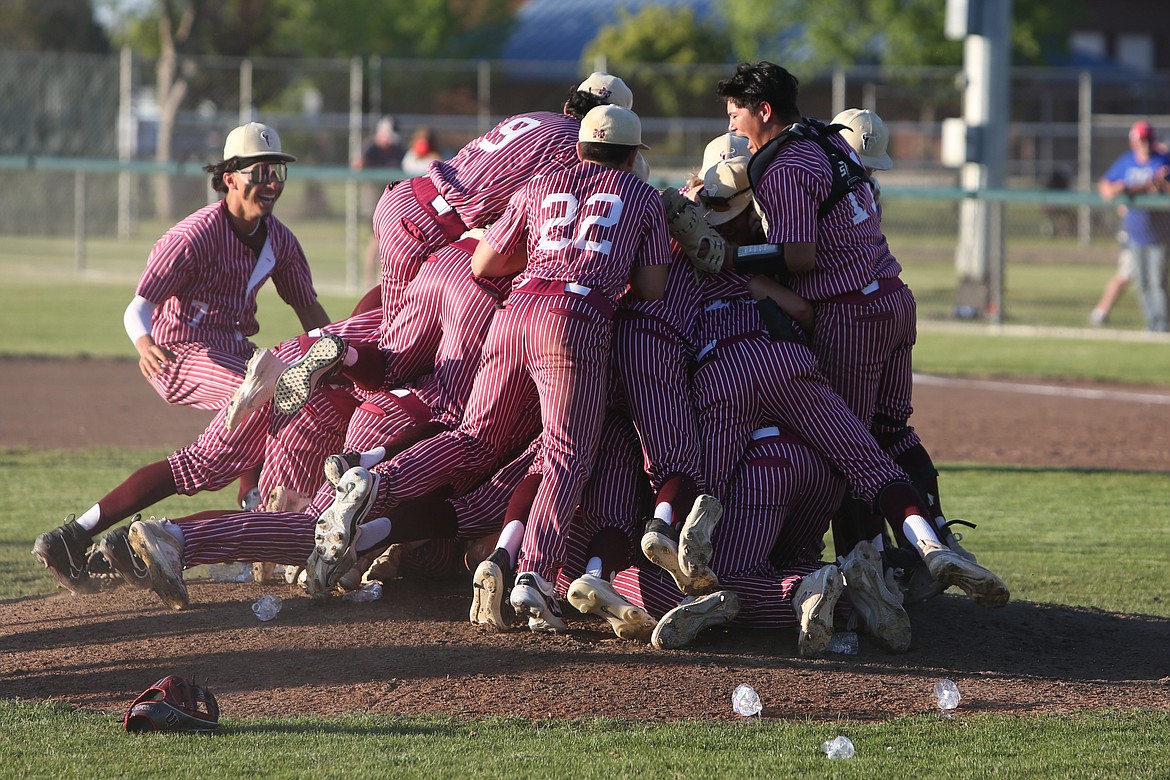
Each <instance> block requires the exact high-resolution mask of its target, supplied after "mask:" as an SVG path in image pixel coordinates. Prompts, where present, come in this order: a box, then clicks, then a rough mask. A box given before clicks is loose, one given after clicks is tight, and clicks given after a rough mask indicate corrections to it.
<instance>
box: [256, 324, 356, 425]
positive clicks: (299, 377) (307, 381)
mask: <svg viewBox="0 0 1170 780" xmlns="http://www.w3.org/2000/svg"><path fill="white" fill-rule="evenodd" d="M345 351H346V347H345V342H344V341H343V340H342V339H341V337H340V336H335V335H333V334H332V333H326V334H324V335H322V336H321V338H319V339H317V340H316V341H314V342H313V346H311V347H309V349H308V351H307V352H305V354H304V355H303V356H302V357H301V358H300V360H297V361H295V362H294V363H292V364H291V365H290V366H289V367H288V368H286V369H285V370H284V373H282V374H281V375H280V378H279V379H277V380H276V392H275V395H274V397H273V399H272V404H273V407H274V408H275V409H276V411H278V412H280V413H281V414H295V413H297V412H299V411H300V410H301V409H303V408H304V406H305V404H307V403H308V402H309V397H310V396H311V395H312V394H313V390H315V389H316V388H317V384H318V383H319V382H320V381H321V379H322V378H324V377H325V375H326V374H328V373H329V372H330V371H332V370H333V369H335V368H337V367H338V366H339V365H341V362H342V361H343V360H344V359H345Z"/></svg>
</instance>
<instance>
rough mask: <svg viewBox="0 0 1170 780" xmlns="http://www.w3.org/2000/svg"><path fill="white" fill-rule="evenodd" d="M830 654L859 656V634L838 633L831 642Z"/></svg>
mask: <svg viewBox="0 0 1170 780" xmlns="http://www.w3.org/2000/svg"><path fill="white" fill-rule="evenodd" d="M829 652H830V653H836V654H837V655H857V632H856V631H837V632H834V634H833V638H832V639H830V640H829Z"/></svg>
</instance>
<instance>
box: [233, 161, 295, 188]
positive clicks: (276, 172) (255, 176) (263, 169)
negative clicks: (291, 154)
mask: <svg viewBox="0 0 1170 780" xmlns="http://www.w3.org/2000/svg"><path fill="white" fill-rule="evenodd" d="M236 173H238V174H240V175H242V176H247V177H248V181H249V182H251V183H252V184H268V183H269V182H274V181H275V182H283V181H285V180H286V179H288V166H287V165H285V164H284V163H282V162H275V163H256V164H255V165H253V166H252V167H251V168H244V169H243V170H239V171H236Z"/></svg>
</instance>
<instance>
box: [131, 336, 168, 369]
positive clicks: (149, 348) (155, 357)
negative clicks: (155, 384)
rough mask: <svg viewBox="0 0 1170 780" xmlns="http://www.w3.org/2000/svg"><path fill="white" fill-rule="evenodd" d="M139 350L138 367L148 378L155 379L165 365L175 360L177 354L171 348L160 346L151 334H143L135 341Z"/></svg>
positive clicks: (135, 346)
mask: <svg viewBox="0 0 1170 780" xmlns="http://www.w3.org/2000/svg"><path fill="white" fill-rule="evenodd" d="M134 348H135V349H137V350H138V369H139V370H140V371H141V372H142V375H143V376H144V377H146V378H147V379H153V378H154V377H155V376H156V375H158V373H159V372H160V371H162V369H163V365H164V364H166V363H170V362H173V361H174V359H175V355H174V353H173V352H171V351H170V350H169V349H166V348H165V347H160V346H159V345H158V344H156V343H155V342H154V339H152V338H151V337H150V336H149V335H146V336H143V337H142V338H140V339H138V341H136V342H134Z"/></svg>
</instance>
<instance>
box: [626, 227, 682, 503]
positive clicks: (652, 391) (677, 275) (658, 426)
mask: <svg viewBox="0 0 1170 780" xmlns="http://www.w3.org/2000/svg"><path fill="white" fill-rule="evenodd" d="M670 245H671V249H672V265H671V268H670V273H669V274H668V276H667V282H666V295H665V297H664V298H663V300H661V301H643V300H634V301H631V302H629V303H628V304H623V306H622V308H621V309H620V310H619V311H618V314H617V317H616V318H615V321H614V337H613V368H614V371H613V378H614V381H615V383H616V386H617V390H618V392H619V393H620V395H621V397H622V400H623V403H624V405H625V407H626V409H627V410H628V411H629V415H630V419H631V420H632V421H633V423H634V425H635V426H636V427H637V430H638V435H639V437H640V439H641V443H642V451H643V454H644V457H645V469H646V473H648V474H649V475H650V481H651V484H652V485H653V486H654V490H655V491H658V490H661V489H662V487H663V484H664V483H665V481H666V479H667V478H668V477H670V476H672V475H685V476H686V477H688V478H689V479H690V480H692V481H693V485H694V488H693V489H694V490H697V491H703V490H705V487H704V485H705V480H704V478H703V468H702V451H701V448H700V446H699V436H698V424H697V421H696V418H695V409H694V403H693V402H692V400H691V393H690V377H689V372H690V364H691V359H692V358H693V357H694V337H695V332H694V328H695V321H696V319H697V318H698V314H699V306H700V301H699V285H698V282H697V281H696V280H695V276H694V273H693V272H692V270H691V264H690V259H689V258H688V257H687V255H686V253H685V251H684V250H683V249H682V248H681V247H680V246H679V245H678V244H677V243H675V242H674V241H671V242H670ZM693 500H694V496H693V495H691V496H690V502H693ZM690 502H684V503H686V506H685V507H676V515H678V516H680V517H683V516H685V515H686V512H688V511H689V510H690Z"/></svg>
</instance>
